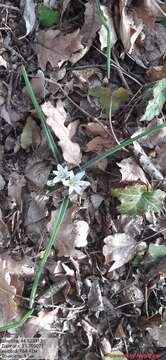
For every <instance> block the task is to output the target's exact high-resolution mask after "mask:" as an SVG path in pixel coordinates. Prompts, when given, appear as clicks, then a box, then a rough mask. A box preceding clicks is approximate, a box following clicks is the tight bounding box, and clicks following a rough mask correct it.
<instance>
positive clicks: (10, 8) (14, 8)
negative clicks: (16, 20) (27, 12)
mask: <svg viewBox="0 0 166 360" xmlns="http://www.w3.org/2000/svg"><path fill="white" fill-rule="evenodd" d="M0 8H5V9H9V10H14V11H18V12H19V13H20V14H21V10H20V9H19V8H18V7H16V6H12V5H5V4H0Z"/></svg>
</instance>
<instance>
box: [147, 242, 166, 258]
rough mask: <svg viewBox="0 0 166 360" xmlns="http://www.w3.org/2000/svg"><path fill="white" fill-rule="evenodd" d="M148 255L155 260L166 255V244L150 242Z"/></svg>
mask: <svg viewBox="0 0 166 360" xmlns="http://www.w3.org/2000/svg"><path fill="white" fill-rule="evenodd" d="M148 252H149V255H151V256H152V257H153V258H154V259H155V260H157V259H159V258H160V257H163V256H166V246H165V245H158V244H150V245H149V249H148Z"/></svg>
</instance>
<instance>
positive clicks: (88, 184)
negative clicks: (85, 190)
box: [79, 180, 90, 186]
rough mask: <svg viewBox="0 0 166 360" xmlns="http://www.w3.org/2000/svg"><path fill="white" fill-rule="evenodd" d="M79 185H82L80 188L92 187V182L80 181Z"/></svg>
mask: <svg viewBox="0 0 166 360" xmlns="http://www.w3.org/2000/svg"><path fill="white" fill-rule="evenodd" d="M79 185H80V186H90V182H89V181H84V180H80V181H79Z"/></svg>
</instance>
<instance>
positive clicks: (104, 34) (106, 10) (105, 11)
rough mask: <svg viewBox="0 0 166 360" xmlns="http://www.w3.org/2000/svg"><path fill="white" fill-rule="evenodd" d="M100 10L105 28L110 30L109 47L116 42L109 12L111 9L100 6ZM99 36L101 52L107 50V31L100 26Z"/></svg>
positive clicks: (111, 15)
mask: <svg viewBox="0 0 166 360" xmlns="http://www.w3.org/2000/svg"><path fill="white" fill-rule="evenodd" d="M100 9H101V11H102V13H103V16H104V17H105V20H106V23H107V26H108V28H109V30H110V34H111V47H112V46H114V45H115V43H116V41H117V35H116V31H115V26H114V21H113V14H112V12H111V9H110V8H108V7H107V6H104V5H101V6H100ZM98 34H99V40H100V44H101V50H103V49H105V48H107V31H106V28H105V26H104V25H102V26H101V29H100V30H99V32H98Z"/></svg>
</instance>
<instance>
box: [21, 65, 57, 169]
mask: <svg viewBox="0 0 166 360" xmlns="http://www.w3.org/2000/svg"><path fill="white" fill-rule="evenodd" d="M21 73H22V75H23V78H24V81H25V85H26V87H27V91H28V94H29V96H30V98H31V101H32V104H33V106H34V108H35V110H36V112H37V114H38V117H39V119H40V121H41V125H42V128H43V131H44V133H45V136H46V138H47V141H48V144H49V146H50V149H51V151H52V153H53V155H54V157H55V159H56V161H57V163H60V162H62V159H61V155H60V152H59V150H58V148H57V146H56V143H55V141H54V138H53V136H52V134H51V131H50V129H49V127H48V126H47V124H46V119H45V116H44V114H43V111H42V110H41V107H40V105H39V103H38V101H37V99H36V96H35V94H34V91H33V89H32V86H31V83H30V81H29V79H28V75H27V72H26V70H25V67H24V65H22V66H21Z"/></svg>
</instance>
